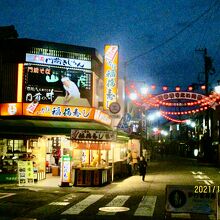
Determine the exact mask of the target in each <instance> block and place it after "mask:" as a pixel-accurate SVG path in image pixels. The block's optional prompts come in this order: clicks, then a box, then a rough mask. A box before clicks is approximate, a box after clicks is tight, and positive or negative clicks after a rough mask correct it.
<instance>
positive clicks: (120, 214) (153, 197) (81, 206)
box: [0, 156, 220, 220]
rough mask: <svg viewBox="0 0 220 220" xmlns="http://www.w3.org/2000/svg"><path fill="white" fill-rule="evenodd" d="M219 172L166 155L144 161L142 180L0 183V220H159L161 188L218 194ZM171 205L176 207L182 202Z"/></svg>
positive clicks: (163, 197)
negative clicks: (100, 184) (57, 184)
mask: <svg viewBox="0 0 220 220" xmlns="http://www.w3.org/2000/svg"><path fill="white" fill-rule="evenodd" d="M219 171H220V168H217V167H214V166H211V165H207V164H198V163H197V161H196V160H194V159H186V158H177V157H173V156H169V157H165V158H162V159H158V160H157V161H150V162H149V166H148V171H147V176H146V178H145V182H143V181H142V179H141V177H140V176H138V175H133V176H131V177H128V178H126V179H123V180H117V181H114V182H113V183H112V184H110V185H107V186H104V187H96V188H92V187H47V188H45V187H39V186H37V185H36V186H33V187H17V186H12V185H0V220H33V219H37V220H54V219H57V220H70V219H71V220H73V219H74V220H77V219H87V220H92V219H96V220H102V219H105V220H106V219H107V220H108V219H109V220H118V219H126V220H130V219H132V220H147V219H155V220H161V219H164V218H165V207H167V206H165V205H166V203H167V202H166V198H168V196H167V195H166V188H167V187H170V186H171V188H172V187H174V188H175V187H179V188H180V189H181V188H184V187H186V186H189V185H190V186H192V190H194V191H195V190H200V192H199V193H198V194H197V195H200V194H201V190H204V189H205V188H204V187H203V186H206V190H207V189H213V187H216V188H215V191H217V190H218V189H219V191H220V178H219V175H220V173H219ZM197 186H198V187H197ZM199 186H200V188H199ZM211 187H212V188H211ZM169 198H170V197H169ZM212 199H213V198H212ZM203 200H204V198H203ZM175 201H176V200H175ZM213 201H216V199H214V200H213ZM177 202H178V203H179V205H181V204H180V203H181V202H184V199H179V200H177ZM175 210H178V208H177V209H175ZM171 219H199V220H202V219H214V215H209V216H208V215H198V214H188V213H183V214H179V213H175V212H174V213H173V214H172V215H171Z"/></svg>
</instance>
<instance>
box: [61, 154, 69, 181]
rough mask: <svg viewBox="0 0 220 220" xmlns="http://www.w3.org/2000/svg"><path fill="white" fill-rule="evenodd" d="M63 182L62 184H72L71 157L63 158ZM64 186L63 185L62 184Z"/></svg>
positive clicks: (64, 156)
mask: <svg viewBox="0 0 220 220" xmlns="http://www.w3.org/2000/svg"><path fill="white" fill-rule="evenodd" d="M61 163H62V166H61V167H62V170H61V173H62V175H61V176H62V180H61V182H64V183H70V182H71V157H70V156H66V155H63V156H62V161H61ZM61 184H62V183H61Z"/></svg>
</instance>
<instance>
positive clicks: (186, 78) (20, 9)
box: [0, 0, 220, 91]
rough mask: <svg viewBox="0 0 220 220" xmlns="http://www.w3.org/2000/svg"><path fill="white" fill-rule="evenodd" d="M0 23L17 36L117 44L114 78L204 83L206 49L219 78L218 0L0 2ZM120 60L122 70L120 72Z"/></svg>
mask: <svg viewBox="0 0 220 220" xmlns="http://www.w3.org/2000/svg"><path fill="white" fill-rule="evenodd" d="M0 5H1V10H0V26H7V25H14V26H15V28H16V30H17V32H18V34H19V38H32V39H39V40H46V41H53V42H61V43H67V44H73V45H81V46H88V47H94V48H96V49H97V50H98V51H99V53H100V54H102V55H103V52H104V45H105V44H118V45H119V53H120V55H119V62H120V64H119V76H120V77H124V76H125V74H126V76H127V78H128V79H129V80H138V81H144V82H146V84H156V86H157V87H162V86H163V85H167V86H168V87H169V88H170V91H172V90H173V89H174V87H175V86H176V85H179V86H181V87H182V88H183V89H185V87H186V86H187V85H189V84H191V83H202V82H203V81H204V74H203V73H202V72H203V71H204V69H203V68H204V63H203V53H202V52H198V51H196V49H201V48H207V50H208V55H209V56H210V57H212V59H213V66H214V67H215V70H216V73H215V74H214V75H211V76H210V82H211V83H212V84H213V85H214V84H215V83H216V82H217V80H218V79H220V75H219V71H220V64H219V63H220V62H219V61H220V52H219V49H220V0H217V1H216V0H134V1H133V0H0ZM125 63H127V68H126V71H125V68H124V67H125Z"/></svg>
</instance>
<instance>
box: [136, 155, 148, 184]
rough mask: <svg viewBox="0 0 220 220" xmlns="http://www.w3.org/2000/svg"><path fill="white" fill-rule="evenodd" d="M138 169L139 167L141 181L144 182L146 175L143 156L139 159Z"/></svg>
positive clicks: (145, 164)
mask: <svg viewBox="0 0 220 220" xmlns="http://www.w3.org/2000/svg"><path fill="white" fill-rule="evenodd" d="M138 167H139V173H140V176H142V180H143V181H144V179H145V175H146V173H147V161H146V160H145V158H144V157H143V156H141V157H140V161H139V163H138Z"/></svg>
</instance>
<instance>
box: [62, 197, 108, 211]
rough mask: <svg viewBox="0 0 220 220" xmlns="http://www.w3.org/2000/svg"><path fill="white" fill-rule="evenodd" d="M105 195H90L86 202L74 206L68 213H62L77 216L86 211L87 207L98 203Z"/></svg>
mask: <svg viewBox="0 0 220 220" xmlns="http://www.w3.org/2000/svg"><path fill="white" fill-rule="evenodd" d="M103 196H104V195H90V196H88V197H87V198H85V199H84V200H82V201H80V202H78V203H77V204H75V205H74V206H72V207H70V208H69V209H67V210H66V211H64V212H63V213H62V215H77V214H79V213H80V212H82V211H83V210H85V209H86V208H87V207H89V206H90V205H92V204H93V203H95V202H97V201H98V200H99V199H101V198H102V197H103Z"/></svg>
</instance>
